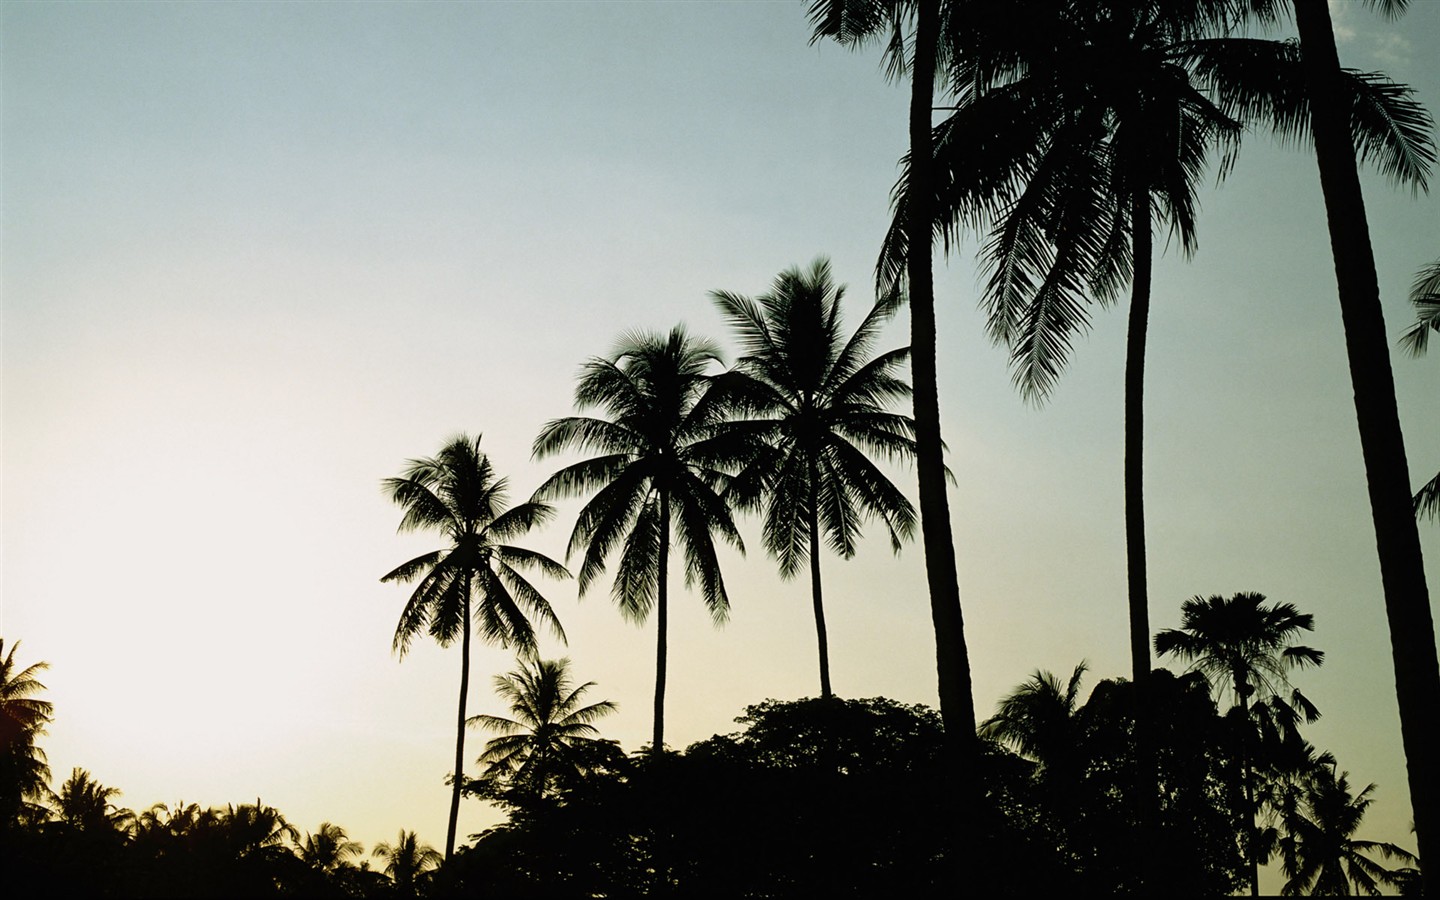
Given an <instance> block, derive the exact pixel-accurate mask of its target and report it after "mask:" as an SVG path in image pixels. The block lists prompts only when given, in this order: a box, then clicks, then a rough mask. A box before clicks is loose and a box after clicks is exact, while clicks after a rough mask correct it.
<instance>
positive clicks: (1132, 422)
mask: <svg viewBox="0 0 1440 900" xmlns="http://www.w3.org/2000/svg"><path fill="white" fill-rule="evenodd" d="M1150 231H1151V215H1150V191H1149V189H1148V187H1146V186H1144V185H1142V186H1141V188H1140V189H1139V190H1136V191H1135V193H1134V196H1133V197H1131V206H1130V247H1131V258H1132V259H1133V260H1134V263H1133V265H1134V272H1133V273H1132V274H1131V281H1130V321H1129V323H1128V325H1127V331H1126V336H1125V464H1124V467H1125V564H1126V575H1127V580H1128V588H1129V611H1130V671H1131V678H1132V680H1133V681H1134V684H1135V771H1134V772H1133V773H1131V777H1132V779H1133V784H1134V795H1133V796H1134V797H1135V798H1136V805H1135V815H1136V819H1137V821H1138V823H1139V826H1140V828H1139V832H1140V836H1141V837H1140V840H1141V844H1142V846H1144V847H1145V849H1144V850H1143V852H1142V853H1141V858H1142V860H1143V862H1141V864H1140V866H1141V873H1142V884H1143V885H1144V886H1145V887H1147V888H1149V889H1150V890H1156V889H1158V888H1159V886H1160V885H1161V884H1164V883H1166V879H1165V873H1164V872H1163V871H1161V865H1160V859H1161V853H1160V852H1159V851H1158V849H1157V847H1156V845H1157V843H1159V841H1158V837H1159V831H1158V826H1159V823H1160V793H1159V783H1160V776H1159V768H1160V761H1159V753H1158V746H1157V740H1156V737H1157V735H1156V728H1155V714H1154V709H1153V707H1152V702H1153V701H1152V698H1151V689H1150V679H1149V675H1150V599H1149V593H1148V591H1147V590H1146V574H1145V452H1144V451H1145V339H1146V337H1147V331H1148V329H1149V326H1150V280H1151V278H1150V273H1151V268H1152V265H1151V257H1152V254H1153V247H1152V244H1153V239H1152V237H1151V233H1150Z"/></svg>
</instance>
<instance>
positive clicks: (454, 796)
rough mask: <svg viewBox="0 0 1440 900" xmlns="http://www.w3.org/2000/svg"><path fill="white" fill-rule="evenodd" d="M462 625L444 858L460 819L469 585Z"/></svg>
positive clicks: (467, 684) (467, 689)
mask: <svg viewBox="0 0 1440 900" xmlns="http://www.w3.org/2000/svg"><path fill="white" fill-rule="evenodd" d="M461 607H462V614H463V618H462V620H461V621H462V623H463V624H462V625H461V636H460V711H459V712H458V713H457V714H456V722H455V782H454V787H453V788H452V789H451V792H450V826H449V828H448V829H447V830H446V832H445V858H446V859H447V860H448V859H449V858H450V857H451V856H453V855H454V854H455V827H456V823H457V822H458V821H459V819H460V786H461V784H462V782H463V776H462V775H461V773H462V772H463V771H464V770H465V697H466V695H467V694H469V692H470V585H469V584H468V583H467V584H466V585H465V598H464V600H463V601H462V602H461Z"/></svg>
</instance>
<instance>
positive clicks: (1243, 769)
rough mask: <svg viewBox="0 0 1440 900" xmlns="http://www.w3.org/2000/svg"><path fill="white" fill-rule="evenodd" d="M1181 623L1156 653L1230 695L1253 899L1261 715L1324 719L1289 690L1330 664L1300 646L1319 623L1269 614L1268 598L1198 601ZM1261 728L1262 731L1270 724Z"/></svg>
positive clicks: (1288, 609)
mask: <svg viewBox="0 0 1440 900" xmlns="http://www.w3.org/2000/svg"><path fill="white" fill-rule="evenodd" d="M1180 615H1181V624H1180V628H1178V629H1175V628H1167V629H1165V630H1164V631H1161V632H1160V633H1159V634H1157V635H1155V652H1156V653H1157V654H1158V655H1160V656H1167V655H1171V654H1173V655H1175V656H1177V657H1179V658H1180V659H1183V660H1186V661H1189V662H1190V663H1191V667H1192V668H1193V669H1195V670H1196V671H1199V672H1201V673H1203V674H1204V675H1205V677H1206V678H1207V679H1208V680H1209V681H1210V684H1211V685H1212V687H1213V688H1214V689H1215V691H1216V693H1217V694H1219V695H1224V694H1226V693H1229V694H1230V695H1231V696H1232V697H1233V698H1234V709H1235V711H1236V713H1237V715H1236V717H1235V720H1236V734H1237V735H1238V742H1239V755H1238V769H1237V773H1236V781H1237V787H1238V788H1239V791H1240V794H1241V796H1242V797H1243V798H1244V809H1245V813H1244V815H1245V823H1246V824H1245V829H1244V833H1245V835H1246V854H1247V856H1248V858H1249V861H1250V866H1251V877H1250V886H1251V893H1252V894H1258V893H1259V867H1260V864H1261V863H1262V862H1264V860H1263V859H1262V858H1261V857H1262V855H1263V853H1262V852H1261V848H1260V844H1259V836H1258V831H1257V826H1256V823H1255V816H1256V814H1257V812H1258V808H1257V806H1258V804H1257V803H1256V802H1255V796H1256V785H1255V767H1256V763H1255V759H1254V757H1255V749H1256V748H1255V746H1254V744H1255V740H1254V738H1253V737H1251V735H1252V734H1253V733H1254V732H1255V724H1256V720H1257V713H1258V714H1269V715H1270V716H1272V717H1273V715H1274V714H1277V713H1278V714H1279V715H1280V716H1281V717H1283V721H1286V722H1290V721H1293V720H1294V719H1295V718H1297V717H1299V716H1303V717H1304V719H1305V720H1306V721H1310V722H1313V721H1315V720H1316V719H1318V718H1319V717H1320V711H1319V710H1318V709H1316V708H1315V705H1314V704H1312V703H1311V702H1310V701H1309V700H1308V699H1307V698H1306V697H1305V695H1304V694H1302V693H1301V692H1300V689H1299V688H1296V687H1293V686H1291V685H1290V681H1289V678H1288V676H1287V674H1286V673H1287V672H1288V670H1290V669H1294V668H1303V667H1305V666H1318V665H1320V664H1321V663H1323V662H1324V661H1325V654H1324V653H1323V652H1322V651H1320V650H1316V649H1314V648H1313V647H1307V646H1305V645H1303V644H1296V643H1295V640H1296V639H1297V638H1298V637H1299V636H1300V633H1301V632H1305V631H1314V630H1315V617H1314V616H1313V615H1311V614H1309V613H1301V612H1300V611H1299V610H1298V609H1296V608H1295V606H1294V604H1290V603H1277V604H1273V605H1268V606H1267V605H1266V604H1265V596H1264V595H1263V594H1258V593H1253V592H1242V593H1239V594H1236V595H1234V596H1233V597H1228V598H1226V597H1221V596H1218V595H1217V596H1212V597H1209V598H1201V597H1194V598H1191V599H1190V600H1186V601H1185V603H1184V604H1182V605H1181V607H1180ZM1287 688H1288V689H1289V691H1288V693H1289V696H1288V697H1287V696H1285V693H1286V689H1287ZM1257 701H1261V702H1257ZM1262 703H1263V705H1262ZM1259 721H1260V722H1261V723H1263V722H1264V721H1265V716H1263V715H1262V716H1261V717H1259ZM1272 721H1273V718H1272Z"/></svg>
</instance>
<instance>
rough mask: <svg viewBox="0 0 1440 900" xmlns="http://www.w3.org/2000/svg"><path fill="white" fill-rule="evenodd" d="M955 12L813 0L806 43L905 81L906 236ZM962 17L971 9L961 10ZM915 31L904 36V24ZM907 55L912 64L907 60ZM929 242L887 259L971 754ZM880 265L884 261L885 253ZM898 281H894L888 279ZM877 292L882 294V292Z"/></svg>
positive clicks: (879, 1) (948, 702)
mask: <svg viewBox="0 0 1440 900" xmlns="http://www.w3.org/2000/svg"><path fill="white" fill-rule="evenodd" d="M960 5H961V4H956V3H952V2H942V0H919V2H916V3H914V4H913V6H912V5H911V4H907V3H899V2H893V0H813V2H812V3H811V5H810V9H809V17H810V22H811V24H812V25H813V26H814V31H813V36H812V38H811V42H812V43H813V42H814V41H816V40H820V39H822V38H830V39H832V40H835V41H838V42H839V43H841V44H843V45H848V46H852V47H858V46H862V45H864V44H867V43H871V42H874V41H880V42H883V43H884V44H885V46H886V60H887V69H888V73H889V75H890V76H891V77H894V78H899V77H901V76H903V75H906V74H908V75H909V76H910V114H909V134H910V151H909V157H908V158H909V179H908V181H907V182H906V183H905V184H906V186H905V188H904V189H903V190H902V191H897V200H898V202H899V205H900V207H901V221H902V222H903V223H904V228H905V230H906V232H907V233H908V234H913V235H933V229H932V228H931V223H932V222H933V221H934V220H935V215H934V213H933V211H932V207H933V205H934V193H935V191H934V187H935V185H934V183H933V175H932V170H933V165H932V162H931V161H932V159H933V156H934V151H933V143H934V141H933V136H932V134H931V116H932V107H933V104H934V94H935V76H936V71H937V69H940V68H942V67H943V65H944V64H945V62H946V61H947V58H948V49H949V48H948V44H947V43H945V42H944V41H942V40H941V33H942V28H943V29H944V30H945V31H946V32H947V33H948V32H949V25H950V24H951V23H953V22H955V21H957V20H961V19H963V18H964V16H962V15H960V14H959V12H958V11H957V9H958V7H959V6H960ZM966 6H967V9H966V10H965V13H966V14H967V15H968V14H969V13H970V12H972V10H970V9H969V8H968V7H969V6H973V4H968V5H966ZM911 21H913V23H914V25H913V30H910V32H909V34H908V36H907V23H908V22H911ZM907 50H908V56H907ZM932 247H933V239H931V240H923V241H922V240H914V241H910V242H908V243H907V244H906V247H905V250H904V251H902V252H901V253H899V254H896V255H894V256H892V257H889V258H893V259H896V260H900V263H899V269H900V271H903V272H904V282H905V288H906V292H907V294H908V298H909V304H910V352H911V373H912V378H913V379H914V393H913V395H912V396H913V398H914V414H915V470H916V475H917V481H918V483H919V492H920V533H921V540H922V543H923V544H924V546H925V576H926V582H927V586H928V587H929V592H930V618H931V622H932V624H933V626H934V629H935V666H936V675H937V678H936V680H937V686H938V693H939V699H940V715H941V718H942V719H944V721H945V733H946V735H947V736H948V739H949V740H951V741H957V742H959V743H958V745H957V746H960V747H963V748H967V749H968V750H973V749H974V748H973V747H970V746H969V745H970V744H971V740H970V738H971V737H972V736H973V735H974V734H975V699H974V695H973V690H972V686H971V679H970V650H969V647H968V646H967V645H966V643H965V617H964V613H963V611H962V610H961V607H960V580H959V576H958V574H957V568H956V563H955V538H954V534H953V530H952V527H951V524H950V502H949V498H948V496H947V492H946V477H947V476H946V468H945V443H944V441H943V440H942V438H941V434H940V387H939V374H938V371H939V358H938V354H937V351H936V328H935V277H934V275H935V273H934V260H933V258H932ZM881 259H882V263H883V262H884V261H885V260H886V259H887V256H885V255H882V257H881ZM892 274H894V275H895V276H896V279H894V280H898V273H892ZM881 293H882V294H883V293H887V291H884V290H882V291H881Z"/></svg>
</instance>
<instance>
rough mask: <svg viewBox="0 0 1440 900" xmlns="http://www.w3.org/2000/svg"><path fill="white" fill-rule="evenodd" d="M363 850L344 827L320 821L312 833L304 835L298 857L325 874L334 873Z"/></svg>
mask: <svg viewBox="0 0 1440 900" xmlns="http://www.w3.org/2000/svg"><path fill="white" fill-rule="evenodd" d="M364 852H365V848H364V846H363V845H361V843H360V842H359V841H352V840H350V835H348V834H346V833H345V829H344V828H341V827H340V826H339V825H334V824H332V823H330V822H321V823H320V828H319V830H317V831H316V832H315V833H314V834H307V835H305V840H304V842H303V843H301V844H300V859H301V860H303V861H304V862H305V863H306V864H307V865H309V866H310V867H311V868H314V869H315V870H317V871H319V872H323V873H325V874H326V875H331V874H334V873H335V872H336V871H338V870H339V869H340V867H341V866H344V865H346V864H348V862H349V860H350V859H351V858H352V857H356V856H359V855H360V854H362V853H364Z"/></svg>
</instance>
